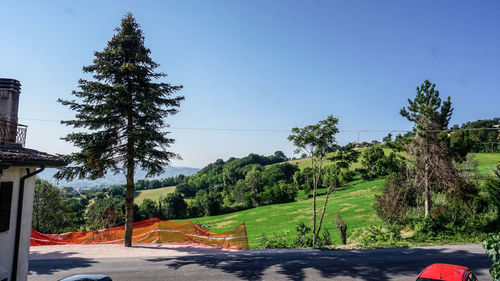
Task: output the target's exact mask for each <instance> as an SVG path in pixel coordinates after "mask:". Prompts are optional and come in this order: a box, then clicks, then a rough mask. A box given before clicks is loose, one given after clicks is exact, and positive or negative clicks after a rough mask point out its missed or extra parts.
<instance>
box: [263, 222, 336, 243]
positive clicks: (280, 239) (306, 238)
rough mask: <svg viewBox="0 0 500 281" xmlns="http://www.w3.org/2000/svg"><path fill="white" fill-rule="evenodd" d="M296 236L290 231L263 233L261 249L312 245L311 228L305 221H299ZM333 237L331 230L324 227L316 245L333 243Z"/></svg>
mask: <svg viewBox="0 0 500 281" xmlns="http://www.w3.org/2000/svg"><path fill="white" fill-rule="evenodd" d="M295 231H296V232H297V234H296V236H292V235H291V234H290V232H288V231H285V232H277V233H276V232H274V233H272V234H265V233H263V234H261V235H260V236H259V237H258V238H257V239H258V240H259V248H260V249H277V248H310V247H312V245H313V243H312V235H311V228H310V227H309V226H307V225H305V224H304V223H303V222H301V223H299V224H298V225H297V227H296V228H295ZM331 244H332V239H331V234H330V230H329V229H328V228H324V229H323V231H322V232H321V235H320V236H319V237H318V238H317V239H316V245H317V246H318V247H320V248H323V247H325V246H328V245H331Z"/></svg>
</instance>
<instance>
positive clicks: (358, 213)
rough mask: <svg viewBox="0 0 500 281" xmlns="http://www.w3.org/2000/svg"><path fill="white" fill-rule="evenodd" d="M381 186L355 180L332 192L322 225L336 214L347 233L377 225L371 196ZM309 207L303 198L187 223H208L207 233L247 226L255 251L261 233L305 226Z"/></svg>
mask: <svg viewBox="0 0 500 281" xmlns="http://www.w3.org/2000/svg"><path fill="white" fill-rule="evenodd" d="M382 183H383V180H375V181H370V182H362V181H356V182H352V183H351V184H349V185H347V186H345V187H343V188H340V189H339V190H338V191H336V192H334V193H333V194H332V195H331V196H330V200H329V201H328V208H327V213H326V215H325V220H324V225H325V226H328V227H333V223H334V222H333V220H334V218H335V214H336V213H337V212H340V214H341V215H342V216H343V217H344V220H345V221H346V223H347V225H348V226H349V230H348V232H349V233H350V232H351V231H353V230H355V229H359V228H361V227H366V226H369V225H373V224H377V223H380V219H379V218H378V217H377V215H376V214H375V213H374V212H373V207H372V206H373V204H374V202H375V198H374V194H376V193H378V192H379V191H380V188H381V186H382ZM324 192H325V191H324V190H322V191H321V193H324ZM318 199H319V200H318V206H320V207H322V206H323V205H322V204H323V202H324V195H322V196H320V197H319V198H318ZM311 206H312V199H307V200H304V201H299V202H292V203H284V204H275V205H269V206H263V207H258V208H253V209H249V210H245V211H240V212H235V213H231V214H225V215H219V216H213V217H203V218H196V219H189V221H192V222H195V223H198V222H202V223H209V224H211V225H212V226H211V228H210V230H211V231H214V232H225V231H228V230H231V229H233V228H234V227H236V226H237V225H239V224H241V223H243V222H244V223H245V224H246V227H247V233H248V240H249V243H250V247H251V248H255V247H256V246H257V243H258V239H257V238H258V236H259V235H260V234H262V233H272V232H279V231H290V232H293V233H294V232H295V227H296V226H297V224H298V223H299V222H304V223H306V224H308V225H309V224H310V221H311V217H312V211H311V209H312V207H311ZM178 221H183V220H178ZM184 221H186V220H184ZM333 231H334V230H333ZM334 238H335V241H334V243H335V244H338V243H340V239H339V237H337V235H334ZM337 240H338V241H337Z"/></svg>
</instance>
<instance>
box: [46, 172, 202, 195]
mask: <svg viewBox="0 0 500 281" xmlns="http://www.w3.org/2000/svg"><path fill="white" fill-rule="evenodd" d="M199 170H200V169H198V168H190V167H167V168H166V169H165V173H163V174H161V175H160V176H156V177H154V178H149V179H150V180H151V179H164V178H168V177H174V176H177V175H181V174H182V175H185V176H191V175H194V174H196V173H197V172H198V171H199ZM56 172H57V169H53V168H50V169H46V170H45V171H43V172H42V173H40V174H39V177H40V178H42V179H44V180H47V181H49V182H51V183H54V184H57V185H58V186H70V187H73V188H75V189H78V190H81V189H99V188H102V187H109V186H112V185H118V184H125V183H126V179H125V175H124V174H116V175H113V174H108V175H106V177H104V178H102V179H96V180H88V179H82V180H79V179H76V180H73V181H71V182H66V181H59V182H56V180H55V179H54V177H53V176H54V174H55V173H56ZM145 178H146V172H145V171H143V170H138V171H137V172H136V173H135V180H140V179H145Z"/></svg>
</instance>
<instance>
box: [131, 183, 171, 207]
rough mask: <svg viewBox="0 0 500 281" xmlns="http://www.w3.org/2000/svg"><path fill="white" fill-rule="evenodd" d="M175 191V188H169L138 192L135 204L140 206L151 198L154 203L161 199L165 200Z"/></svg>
mask: <svg viewBox="0 0 500 281" xmlns="http://www.w3.org/2000/svg"><path fill="white" fill-rule="evenodd" d="M174 191H175V186H167V187H162V188H156V189H148V190H138V191H136V195H135V199H134V203H135V204H137V205H140V204H141V202H142V201H143V200H144V199H146V198H149V199H151V200H153V201H158V200H159V199H160V198H164V197H166V196H167V194H169V193H172V192H174Z"/></svg>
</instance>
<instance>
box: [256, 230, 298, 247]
mask: <svg viewBox="0 0 500 281" xmlns="http://www.w3.org/2000/svg"><path fill="white" fill-rule="evenodd" d="M257 239H258V240H259V248H260V249H284V248H293V242H292V237H291V236H290V233H289V232H288V231H285V232H278V233H276V232H274V233H272V234H270V235H268V234H264V233H263V234H261V235H260V236H259V237H258V238H257Z"/></svg>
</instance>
